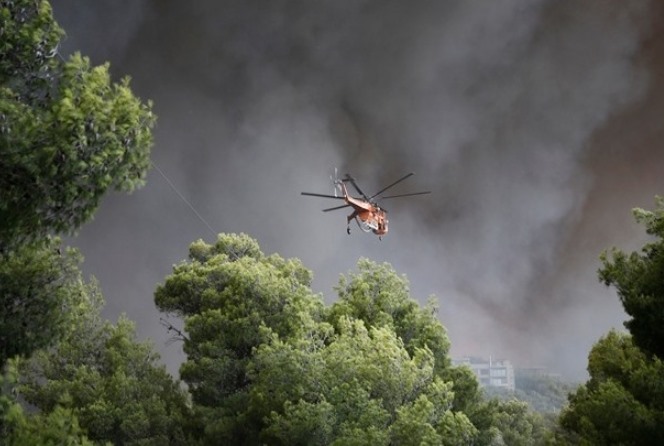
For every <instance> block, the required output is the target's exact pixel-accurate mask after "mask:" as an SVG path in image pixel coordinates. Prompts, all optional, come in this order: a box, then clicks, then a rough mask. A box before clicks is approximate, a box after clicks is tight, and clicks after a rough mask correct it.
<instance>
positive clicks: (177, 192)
mask: <svg viewBox="0 0 664 446" xmlns="http://www.w3.org/2000/svg"><path fill="white" fill-rule="evenodd" d="M150 164H152V167H154V168H155V169H157V172H159V174H160V175H161V176H162V177H164V180H166V182H167V183H168V185H169V186H171V189H173V191H175V193H176V194H178V196H179V197H180V198H181V199H182V201H184V202H185V203H186V204H187V206H189V208H190V209H191V210H192V211H193V212H194V214H196V216H197V217H198V219H199V220H200V221H202V222H203V224H204V225H205V226H207V228H208V229H209V230H210V232H211V233H212V235H213V236H215V237H216V236H217V232H216V231H215V230H214V229H212V226H210V225H209V224H208V222H207V221H205V219H204V218H203V216H202V215H201V214H199V213H198V211H197V210H196V208H194V206H193V205H192V204H191V203H190V202H189V201H188V200H187V199H186V198H185V197H184V195H182V194H181V193H180V191H179V190H178V189H177V187H175V185H174V184H173V182H172V181H171V180H169V179H168V177H167V176H166V174H165V173H164V172H163V171H162V170H161V169H160V168H159V167H157V165H156V164H155V163H154V162H153V161H150Z"/></svg>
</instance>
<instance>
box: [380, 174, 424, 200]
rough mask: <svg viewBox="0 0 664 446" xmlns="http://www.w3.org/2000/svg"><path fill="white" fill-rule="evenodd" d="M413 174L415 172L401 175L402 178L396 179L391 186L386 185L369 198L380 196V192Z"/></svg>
mask: <svg viewBox="0 0 664 446" xmlns="http://www.w3.org/2000/svg"><path fill="white" fill-rule="evenodd" d="M413 175H415V174H414V173H413V172H411V173H409V174H408V175H404V176H403V177H401V178H399V179H398V180H396V181H395V182H394V183H392V184H390V185H389V186H386V187H384V188H382V189H381V190H379V191H378V192H376V193H375V194H373V195H372V196H370V197H369V200H371V199H372V198H375V197H377V196H379V195H380V194H382V193H383V192H385V191H386V190H388V189H389V188H391V187H394V186H396V185H397V184H399V183H401V182H402V181H403V180H405V179H406V178H408V177H410V176H413Z"/></svg>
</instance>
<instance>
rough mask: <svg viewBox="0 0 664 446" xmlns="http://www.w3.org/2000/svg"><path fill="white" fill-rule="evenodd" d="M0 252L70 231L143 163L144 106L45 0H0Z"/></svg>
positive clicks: (129, 182)
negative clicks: (66, 41) (72, 48)
mask: <svg viewBox="0 0 664 446" xmlns="http://www.w3.org/2000/svg"><path fill="white" fill-rule="evenodd" d="M0 35H1V36H2V39H0V251H3V250H7V249H9V248H10V247H12V246H15V245H16V244H20V243H23V242H26V241H33V240H40V239H41V238H42V237H43V236H44V235H46V234H48V233H68V232H71V231H73V230H75V229H76V228H78V227H79V226H80V225H81V224H82V223H84V222H86V221H87V220H89V219H90V218H91V216H92V214H93V212H94V211H95V210H96V208H97V206H98V204H99V200H100V198H101V197H102V195H103V194H104V193H105V192H106V191H107V190H108V189H116V190H121V191H131V190H132V189H134V188H135V187H136V186H139V185H141V184H142V183H143V180H144V177H145V173H146V171H147V168H148V167H149V150H150V147H151V145H152V133H151V128H152V126H153V124H154V121H155V117H154V115H153V114H152V111H151V106H150V104H144V103H142V102H141V101H140V100H139V99H137V98H136V97H135V96H134V95H133V94H132V92H131V90H130V89H129V85H128V84H129V81H128V79H125V80H123V81H122V82H120V83H119V84H118V83H112V82H111V79H110V75H109V72H108V65H102V66H98V67H92V66H91V65H90V62H89V60H88V59H87V58H85V57H82V56H81V55H79V54H74V55H72V56H71V57H69V58H68V59H67V60H63V59H62V58H61V57H60V55H59V54H58V45H59V42H60V39H61V37H62V35H63V31H62V30H61V29H60V27H59V26H58V24H57V23H56V22H55V20H54V19H53V15H52V11H51V7H50V5H49V3H48V2H47V1H45V0H41V1H40V0H37V1H34V0H13V1H1V2H0Z"/></svg>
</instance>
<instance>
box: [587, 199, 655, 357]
mask: <svg viewBox="0 0 664 446" xmlns="http://www.w3.org/2000/svg"><path fill="white" fill-rule="evenodd" d="M634 215H635V217H636V220H637V221H638V222H639V223H642V224H643V225H644V226H645V228H646V232H647V233H648V234H650V235H652V236H653V237H654V238H655V240H654V241H653V242H651V243H648V244H646V245H645V246H644V247H643V249H642V251H641V253H636V252H633V253H631V254H629V255H628V254H626V253H624V252H622V251H619V250H617V249H613V250H612V251H611V252H610V253H604V254H603V256H602V259H603V261H604V267H603V268H602V269H601V270H600V279H601V280H602V281H604V283H606V284H607V285H613V286H614V287H615V288H616V290H617V291H618V296H619V297H620V301H621V302H622V304H623V307H624V308H625V312H626V313H627V314H628V315H629V316H631V319H630V320H628V321H627V322H625V326H626V327H627V329H628V330H629V331H630V333H631V334H632V336H633V337H634V343H635V344H636V345H637V346H639V348H641V349H642V350H643V351H645V352H647V353H651V354H654V355H657V356H658V357H659V358H660V359H664V197H658V198H657V207H656V209H655V210H654V211H646V210H643V209H635V210H634Z"/></svg>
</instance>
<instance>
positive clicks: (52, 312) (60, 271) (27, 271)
mask: <svg viewBox="0 0 664 446" xmlns="http://www.w3.org/2000/svg"><path fill="white" fill-rule="evenodd" d="M79 262H80V256H79V255H78V253H77V252H76V251H75V250H72V249H66V250H62V249H61V248H60V241H59V240H57V239H49V240H48V241H47V242H46V243H44V244H40V245H25V246H21V247H19V248H17V249H15V250H14V251H12V252H11V253H0V368H1V367H2V365H4V364H5V362H6V361H7V360H8V359H9V358H11V357H13V356H16V355H25V356H27V355H29V354H30V353H32V352H33V351H34V350H36V349H38V348H42V347H46V346H48V345H50V344H51V343H52V342H53V340H54V339H57V338H58V337H59V335H60V334H61V333H62V332H63V330H65V326H66V324H67V319H68V315H69V312H70V311H71V309H72V307H74V306H75V305H76V304H77V302H76V300H77V299H78V295H79V294H80V292H81V286H82V284H81V274H80V272H79V270H78V264H79Z"/></svg>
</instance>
